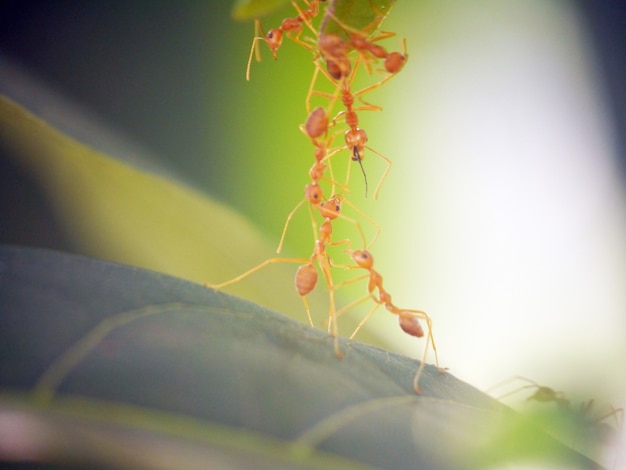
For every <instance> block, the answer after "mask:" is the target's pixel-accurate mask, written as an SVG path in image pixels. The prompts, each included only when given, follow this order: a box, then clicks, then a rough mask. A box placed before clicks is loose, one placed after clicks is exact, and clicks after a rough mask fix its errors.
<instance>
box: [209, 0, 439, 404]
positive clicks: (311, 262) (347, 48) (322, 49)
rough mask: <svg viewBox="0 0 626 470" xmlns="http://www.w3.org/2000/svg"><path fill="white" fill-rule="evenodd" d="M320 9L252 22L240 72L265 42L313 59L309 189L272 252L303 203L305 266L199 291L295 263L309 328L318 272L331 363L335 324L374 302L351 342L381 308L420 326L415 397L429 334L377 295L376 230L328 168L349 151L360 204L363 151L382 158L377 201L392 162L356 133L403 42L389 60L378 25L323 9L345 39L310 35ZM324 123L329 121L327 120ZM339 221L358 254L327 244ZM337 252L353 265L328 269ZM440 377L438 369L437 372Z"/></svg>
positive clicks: (414, 328)
mask: <svg viewBox="0 0 626 470" xmlns="http://www.w3.org/2000/svg"><path fill="white" fill-rule="evenodd" d="M320 3H325V2H324V1H323V0H317V1H316V0H304V4H305V8H301V7H299V6H298V4H297V3H295V1H292V5H293V7H294V9H295V10H296V12H297V16H295V17H292V18H285V19H284V20H283V21H282V23H281V25H280V26H279V27H277V28H273V29H271V30H269V32H268V33H267V34H266V33H265V31H264V30H263V28H262V26H261V23H260V21H259V20H256V21H255V37H254V39H253V41H252V46H251V48H250V54H249V57H248V64H247V67H246V79H247V80H249V79H250V69H251V64H252V57H253V56H256V59H257V61H259V60H260V59H261V55H260V50H259V43H260V42H265V43H266V44H267V46H268V48H269V49H270V53H271V54H272V57H273V58H274V59H276V58H277V51H278V49H279V48H280V46H281V44H282V40H283V37H287V38H289V39H291V40H292V41H293V42H294V43H296V44H298V45H300V46H302V47H303V48H304V49H306V50H308V51H310V52H311V53H312V55H313V64H314V66H315V69H314V72H313V77H312V80H311V83H310V85H309V90H308V93H307V96H306V100H305V106H306V111H307V114H308V117H307V120H306V122H305V123H304V124H303V125H301V126H300V130H301V131H302V132H303V134H305V136H306V137H307V138H309V140H310V141H311V143H312V145H313V148H314V163H313V166H312V167H311V169H310V170H309V178H310V181H309V183H307V184H306V186H305V189H304V198H303V199H302V200H301V201H300V202H299V203H298V204H297V205H296V206H295V207H294V208H293V209H292V210H291V212H290V213H289V214H288V215H287V219H286V221H285V225H284V227H283V231H282V234H281V238H280V242H279V244H278V248H277V250H276V251H277V253H280V252H281V251H282V248H283V245H284V241H285V237H286V234H287V230H288V227H289V225H290V223H291V221H292V218H293V217H294V214H295V213H296V212H297V211H298V210H299V209H300V207H302V206H303V205H305V204H307V203H308V204H307V205H308V209H309V215H310V220H311V227H312V229H313V236H314V248H313V252H312V254H311V256H310V257H309V258H290V257H274V258H269V259H267V260H265V261H264V262H262V263H260V264H259V265H257V266H255V267H253V268H251V269H249V270H248V271H246V272H244V273H242V274H240V275H238V276H236V277H234V278H232V279H230V280H228V281H225V282H222V283H220V284H210V283H206V284H205V285H206V286H207V287H213V288H217V289H221V288H223V287H227V286H229V285H231V284H234V283H237V282H239V281H241V280H243V279H245V278H247V277H248V276H250V275H252V274H255V273H256V272H258V271H260V270H262V269H263V268H265V267H267V266H269V265H272V264H275V263H298V264H300V266H299V267H298V269H297V271H296V274H295V278H294V284H295V288H296V292H297V293H298V295H300V297H301V298H302V301H303V304H304V307H305V310H306V314H307V319H308V321H309V324H310V325H311V326H313V324H314V322H313V319H312V316H311V311H310V308H309V304H308V302H307V300H306V296H307V295H308V294H310V293H311V292H312V291H313V290H314V289H315V287H316V285H317V281H318V278H319V272H321V274H322V276H323V278H324V282H325V284H326V288H327V290H328V293H329V313H328V332H329V333H330V334H331V335H332V336H333V337H334V352H335V355H336V356H337V357H342V352H341V350H340V348H339V331H338V321H337V319H338V317H340V316H341V315H343V314H345V313H346V312H348V311H349V310H351V309H353V308H355V307H357V306H358V305H360V304H362V303H364V302H366V301H368V300H371V301H373V302H374V305H373V307H372V308H371V310H370V311H369V312H368V313H367V315H366V316H365V317H364V318H363V319H362V320H361V322H360V323H359V324H358V326H357V327H356V329H355V330H354V332H353V333H352V335H351V336H350V339H352V338H353V337H354V336H355V335H356V334H357V332H358V331H359V330H360V329H361V327H362V326H363V325H364V324H365V323H366V322H367V321H368V320H369V318H370V317H371V316H372V315H373V314H374V313H375V312H376V311H377V310H378V308H379V307H380V306H381V305H382V306H384V307H385V309H386V310H387V311H388V312H389V313H391V314H393V315H396V316H397V317H398V321H399V326H400V328H401V329H402V330H403V331H404V332H405V333H407V334H409V335H411V336H415V337H423V336H424V330H423V329H422V326H421V324H420V322H419V320H423V321H424V322H425V323H426V325H427V328H428V337H427V340H426V342H425V345H424V349H423V352H422V356H421V363H420V365H419V367H418V370H417V373H416V375H415V378H414V381H413V387H414V389H415V391H416V392H419V391H420V387H419V379H420V376H421V375H422V372H423V370H424V367H425V359H426V355H427V352H428V348H429V346H430V345H432V348H433V351H434V354H435V360H436V364H437V367H439V358H438V356H437V348H436V346H435V341H434V337H433V333H432V321H431V319H430V316H429V315H428V314H426V312H423V311H421V310H411V309H403V308H399V307H397V306H396V305H395V304H393V302H392V301H391V295H390V294H389V293H388V292H387V291H386V290H385V289H384V288H383V283H382V276H381V275H380V274H379V273H378V272H377V271H375V270H374V269H373V257H372V255H371V253H370V251H369V250H370V249H371V247H372V245H373V244H374V243H375V242H376V240H377V239H378V237H379V235H380V233H381V228H380V226H379V225H378V224H377V223H376V222H374V220H373V219H371V218H370V217H369V216H367V215H366V214H365V213H364V212H363V211H361V210H360V209H359V208H358V207H357V206H356V205H355V204H353V203H352V202H351V201H350V200H349V199H348V198H347V197H346V193H348V192H349V189H348V188H349V182H350V168H351V165H350V164H348V165H347V170H346V176H345V178H344V181H343V183H339V182H338V181H337V180H336V179H335V176H334V173H333V169H332V165H331V160H332V159H334V158H336V155H338V154H339V153H341V152H342V151H343V150H348V153H349V155H350V160H351V161H355V162H358V163H359V166H360V168H361V171H362V174H363V177H364V181H365V196H366V197H367V192H368V181H367V175H366V173H365V168H364V165H363V159H364V155H365V150H366V149H367V150H368V151H370V152H372V153H373V154H375V155H376V156H378V157H379V158H381V159H382V160H383V162H384V163H385V165H386V167H385V170H384V172H383V175H382V176H381V178H380V180H379V181H378V183H377V184H376V187H375V190H374V199H377V198H378V195H379V192H380V188H381V186H382V183H383V181H384V180H385V178H386V176H387V174H388V173H389V171H390V169H391V160H389V159H388V158H387V157H385V156H384V155H382V154H380V153H378V152H377V151H375V150H374V149H372V148H371V147H369V146H368V145H367V141H368V137H367V133H366V132H365V130H363V129H362V128H360V127H359V118H358V112H361V111H381V110H382V108H381V107H380V106H376V105H372V104H369V103H367V102H365V101H364V100H363V96H364V95H366V94H367V93H369V92H371V91H374V90H376V89H378V88H380V87H381V86H383V85H385V84H386V83H387V82H388V81H389V80H390V79H391V78H393V77H394V76H395V75H396V74H397V73H398V72H399V71H400V70H401V69H402V67H403V66H404V64H405V63H406V61H407V59H408V55H407V54H406V42H405V41H403V50H402V52H388V51H387V50H386V49H385V48H384V47H383V46H381V45H379V44H377V42H378V41H381V40H383V39H386V38H389V37H392V36H394V33H388V32H378V33H375V34H370V32H371V30H375V29H376V26H377V24H378V23H379V22H380V19H376V20H375V21H374V22H373V23H372V25H370V26H367V27H365V28H363V30H361V31H360V30H356V29H354V28H351V27H349V26H347V25H345V24H343V23H342V22H341V21H340V20H339V19H338V18H336V17H335V16H334V13H333V12H332V11H331V8H330V7H329V8H327V9H326V12H325V15H326V16H325V21H326V20H327V19H328V18H330V19H332V20H333V21H335V23H336V24H337V25H339V27H340V29H342V30H343V31H344V33H345V36H344V37H342V36H340V35H338V34H333V33H320V32H319V31H317V30H316V29H315V27H314V26H313V23H312V21H313V20H314V19H315V18H316V17H317V16H318V15H319V13H320ZM305 27H306V29H307V30H309V31H310V32H311V33H312V35H313V37H303V32H304V31H305ZM353 53H356V57H354V55H353ZM379 60H380V61H383V69H381V71H382V72H383V73H385V76H384V77H383V78H382V79H380V80H379V81H377V82H375V83H374V84H371V85H368V86H366V87H365V88H362V89H360V90H358V91H356V92H354V91H352V88H353V84H354V80H355V77H356V74H357V72H358V70H359V69H365V70H366V71H367V73H368V75H369V74H372V71H373V70H374V67H375V66H376V64H377V63H378V61H379ZM320 74H322V76H323V77H325V78H326V80H327V81H328V84H329V86H330V87H331V89H332V90H333V92H330V93H329V92H323V91H319V90H317V89H316V87H317V80H318V77H319V75H320ZM314 96H315V97H317V98H318V99H322V100H324V99H325V100H327V104H326V106H325V107H324V106H319V107H316V108H315V109H311V108H312V104H311V103H312V100H313V97H314ZM357 99H358V100H359V102H360V103H359V104H358V105H356V104H355V100H357ZM338 102H340V103H341V105H342V107H343V109H341V110H340V111H337V112H335V111H334V107H335V105H336V104H337V103H338ZM329 116H333V117H332V118H330V117H329ZM342 121H343V122H345V125H346V128H347V129H346V130H345V131H344V135H343V137H344V142H345V143H344V144H343V145H341V146H338V147H333V142H334V141H335V138H336V137H337V136H338V135H339V134H340V133H341V131H340V130H337V129H336V127H337V126H338V125H339V123H340V122H342ZM322 184H324V185H329V187H330V194H331V196H330V197H329V198H328V199H327V198H325V196H324V194H323V189H322ZM344 205H346V206H348V207H349V208H350V209H351V211H352V212H353V213H354V214H355V216H356V218H355V217H352V216H347V215H344V214H343V212H342V209H343V206H344ZM316 211H317V212H319V214H320V216H321V217H322V222H321V224H320V225H319V226H318V223H317V221H316V216H315V212H316ZM359 220H364V221H367V223H368V224H370V225H371V226H372V227H373V228H374V230H375V234H374V236H373V237H372V239H371V240H370V241H369V242H368V240H367V238H366V236H365V233H364V231H363V229H362V227H361V223H360V222H359ZM339 221H342V222H341V223H347V224H348V225H351V226H352V227H353V229H354V230H355V232H356V234H357V235H358V237H357V238H358V240H359V243H360V244H361V246H362V247H363V248H362V249H358V250H353V249H352V246H351V245H352V240H351V239H350V238H346V239H342V240H334V239H333V238H332V232H333V228H334V226H335V224H337V223H339ZM340 245H345V247H346V249H345V253H347V255H348V256H349V258H350V260H351V262H352V263H353V264H350V265H339V264H336V263H334V262H333V259H332V258H331V255H330V254H329V253H328V251H327V248H328V247H331V246H340ZM335 268H343V269H364V270H365V271H366V274H364V275H360V276H358V277H356V278H353V279H350V280H347V281H344V282H342V283H339V284H337V283H335V281H334V279H333V269H335ZM363 279H368V285H367V294H366V295H365V296H364V297H362V298H360V299H357V300H356V301H354V302H352V303H350V304H348V305H346V306H343V307H342V308H340V309H338V308H337V305H336V295H335V292H336V290H337V289H339V288H341V287H342V286H345V285H347V284H351V283H354V282H357V281H359V280H363ZM439 370H443V369H441V368H439Z"/></svg>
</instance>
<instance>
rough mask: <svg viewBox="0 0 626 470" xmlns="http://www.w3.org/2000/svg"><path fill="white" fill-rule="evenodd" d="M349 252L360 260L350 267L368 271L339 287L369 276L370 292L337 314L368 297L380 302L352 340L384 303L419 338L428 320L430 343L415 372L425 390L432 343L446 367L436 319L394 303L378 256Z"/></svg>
mask: <svg viewBox="0 0 626 470" xmlns="http://www.w3.org/2000/svg"><path fill="white" fill-rule="evenodd" d="M347 253H348V254H349V255H350V256H351V258H352V260H353V261H354V262H355V263H356V266H346V267H347V268H348V269H358V268H361V269H365V270H366V271H367V272H368V273H367V274H366V275H365V276H360V277H358V278H355V279H351V280H349V281H346V282H344V283H343V284H341V285H337V286H336V287H337V288H339V287H341V286H343V285H346V284H348V283H353V282H356V281H359V280H360V279H363V277H367V278H368V284H367V294H366V295H365V296H364V297H362V298H361V299H358V300H356V301H354V302H352V303H351V304H349V305H346V306H345V307H343V308H342V309H341V310H339V311H338V312H337V316H340V315H343V314H344V313H345V312H347V311H348V310H350V309H352V308H354V307H356V306H357V305H359V304H361V303H363V302H365V301H366V300H368V299H373V300H374V302H376V305H374V307H373V308H372V309H371V310H370V311H369V313H368V314H367V315H366V316H365V317H364V318H363V320H361V322H360V323H359V324H358V325H357V327H356V329H355V330H354V332H353V333H352V334H351V335H350V339H352V338H354V336H355V335H356V334H357V332H358V331H359V330H360V329H361V327H362V326H363V325H364V324H365V323H366V322H367V321H368V320H369V319H370V317H371V316H372V315H373V314H374V312H376V310H378V308H379V307H380V306H381V305H384V306H385V309H386V310H387V311H388V312H389V313H392V314H393V315H397V316H398V323H399V325H400V328H401V329H402V331H404V332H405V333H407V334H408V335H411V336H415V337H417V338H421V337H423V336H424V330H423V329H422V326H421V325H420V323H419V319H422V320H424V321H425V322H426V324H427V325H428V341H426V344H425V345H424V350H423V352H422V357H421V362H420V365H419V368H418V369H417V373H416V374H415V378H414V379H413V388H414V389H415V391H416V392H417V393H419V392H420V391H421V389H420V387H419V379H420V376H421V375H422V372H423V370H424V367H425V366H426V362H425V361H426V354H427V352H428V344H429V343H430V344H432V346H433V351H434V353H435V362H436V364H437V367H438V368H439V370H444V369H442V368H441V367H439V357H438V355H437V347H436V345H435V338H434V336H433V332H432V320H431V319H430V316H429V315H428V314H427V313H426V312H424V311H422V310H409V309H404V308H400V307H397V306H395V305H394V304H393V302H392V301H391V295H390V294H389V292H387V291H386V290H385V289H384V288H383V277H382V275H381V274H380V273H379V272H378V271H376V270H374V258H373V256H372V254H371V253H370V252H369V251H367V250H355V251H351V250H348V252H347ZM375 291H378V296H376V295H375Z"/></svg>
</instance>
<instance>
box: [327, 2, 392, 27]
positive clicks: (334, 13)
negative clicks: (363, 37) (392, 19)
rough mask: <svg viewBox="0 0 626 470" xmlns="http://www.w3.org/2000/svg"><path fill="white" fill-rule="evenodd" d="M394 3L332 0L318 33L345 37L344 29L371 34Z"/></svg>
mask: <svg viewBox="0 0 626 470" xmlns="http://www.w3.org/2000/svg"><path fill="white" fill-rule="evenodd" d="M394 3H395V0H333V1H332V2H331V5H330V6H329V7H328V8H327V10H326V11H325V13H324V19H323V20H322V26H321V28H320V31H321V32H323V33H334V34H340V35H345V34H346V28H350V29H352V30H355V31H363V32H365V33H368V34H370V33H373V32H374V31H375V30H376V29H377V28H378V26H379V25H380V23H382V21H383V20H384V19H385V18H386V17H387V15H388V14H389V12H390V11H391V7H392V6H393V4H394ZM336 20H338V21H339V22H337V21H336Z"/></svg>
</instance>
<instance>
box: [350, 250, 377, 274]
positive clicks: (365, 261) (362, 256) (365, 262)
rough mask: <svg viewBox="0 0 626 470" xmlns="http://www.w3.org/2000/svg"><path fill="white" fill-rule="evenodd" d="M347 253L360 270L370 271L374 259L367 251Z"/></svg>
mask: <svg viewBox="0 0 626 470" xmlns="http://www.w3.org/2000/svg"><path fill="white" fill-rule="evenodd" d="M347 253H348V254H349V255H350V256H351V257H352V260H353V261H354V262H355V263H356V264H357V265H358V266H359V267H360V268H363V269H367V270H370V269H372V266H374V258H373V257H372V254H371V253H370V252H369V251H367V250H354V251H348V252H347Z"/></svg>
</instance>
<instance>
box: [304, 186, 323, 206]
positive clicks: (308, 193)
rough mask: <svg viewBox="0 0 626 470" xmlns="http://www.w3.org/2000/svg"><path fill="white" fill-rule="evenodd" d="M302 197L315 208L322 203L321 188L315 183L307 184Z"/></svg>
mask: <svg viewBox="0 0 626 470" xmlns="http://www.w3.org/2000/svg"><path fill="white" fill-rule="evenodd" d="M304 197H305V198H306V199H307V201H309V202H310V203H311V204H312V205H314V206H317V205H318V204H320V202H322V199H323V198H324V196H323V194H322V188H320V186H319V185H318V184H317V183H309V184H307V185H306V187H305V188H304Z"/></svg>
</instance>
